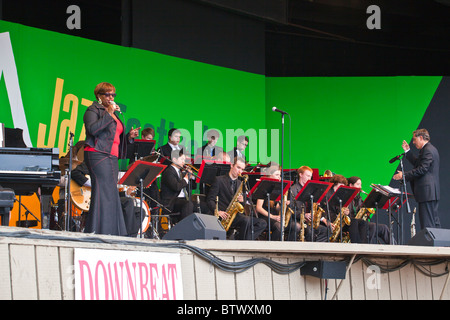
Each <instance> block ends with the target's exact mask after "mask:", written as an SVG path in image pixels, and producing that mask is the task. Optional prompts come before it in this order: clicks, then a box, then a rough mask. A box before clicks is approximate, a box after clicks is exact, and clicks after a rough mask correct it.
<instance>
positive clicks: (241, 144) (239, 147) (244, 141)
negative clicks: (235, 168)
mask: <svg viewBox="0 0 450 320" xmlns="http://www.w3.org/2000/svg"><path fill="white" fill-rule="evenodd" d="M248 141H249V140H248V137H246V136H239V137H238V138H237V144H236V147H234V148H233V150H230V151H228V155H229V156H230V159H231V162H234V159H236V158H241V159H244V162H245V161H246V158H245V154H244V152H245V149H246V148H247V146H248Z"/></svg>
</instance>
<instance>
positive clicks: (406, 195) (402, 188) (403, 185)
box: [399, 155, 411, 244]
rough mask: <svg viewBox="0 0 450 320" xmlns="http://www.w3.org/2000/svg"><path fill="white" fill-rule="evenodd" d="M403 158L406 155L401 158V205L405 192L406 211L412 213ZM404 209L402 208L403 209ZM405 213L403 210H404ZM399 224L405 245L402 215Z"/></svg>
mask: <svg viewBox="0 0 450 320" xmlns="http://www.w3.org/2000/svg"><path fill="white" fill-rule="evenodd" d="M403 157H404V155H403V156H402V157H401V158H400V167H401V169H402V181H401V182H400V184H401V193H400V203H403V192H404V193H405V197H406V209H407V212H408V213H411V207H410V205H409V199H408V192H407V190H406V179H405V170H404V168H403ZM401 209H402V208H401ZM402 211H403V210H402ZM399 222H400V223H399V224H400V226H401V227H400V230H401V233H402V234H401V241H402V242H401V243H400V244H403V240H404V239H403V215H400V217H399Z"/></svg>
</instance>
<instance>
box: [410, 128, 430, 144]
mask: <svg viewBox="0 0 450 320" xmlns="http://www.w3.org/2000/svg"><path fill="white" fill-rule="evenodd" d="M413 135H414V136H416V137H422V138H423V140H425V141H430V134H429V133H428V130H427V129H417V130H414V132H413Z"/></svg>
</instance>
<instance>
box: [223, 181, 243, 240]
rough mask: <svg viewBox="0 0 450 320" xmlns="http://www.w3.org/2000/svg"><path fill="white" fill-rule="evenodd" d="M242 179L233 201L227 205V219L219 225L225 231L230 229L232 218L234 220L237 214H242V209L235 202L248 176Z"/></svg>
mask: <svg viewBox="0 0 450 320" xmlns="http://www.w3.org/2000/svg"><path fill="white" fill-rule="evenodd" d="M243 178H244V181H242V182H241V184H240V185H239V188H238V189H237V191H236V193H235V194H234V196H233V199H232V200H231V202H230V204H229V205H228V208H227V210H226V213H227V214H228V217H227V218H226V219H222V220H221V221H220V223H221V224H222V227H223V228H224V229H225V231H228V230H229V229H230V226H231V224H232V223H233V221H234V218H236V215H237V214H238V213H243V212H244V207H243V206H242V204H240V203H239V201H237V198H238V197H239V195H240V194H241V193H242V187H243V185H244V183H246V182H247V179H248V175H245V176H244V177H243Z"/></svg>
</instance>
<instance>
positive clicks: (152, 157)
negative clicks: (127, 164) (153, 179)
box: [142, 154, 159, 162]
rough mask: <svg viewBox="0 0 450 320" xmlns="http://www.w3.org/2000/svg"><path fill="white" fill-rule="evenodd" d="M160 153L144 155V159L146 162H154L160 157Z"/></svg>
mask: <svg viewBox="0 0 450 320" xmlns="http://www.w3.org/2000/svg"><path fill="white" fill-rule="evenodd" d="M158 157H159V155H158V154H151V155H149V156H146V157H143V158H142V161H146V162H153V161H155V160H156V159H158Z"/></svg>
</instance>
